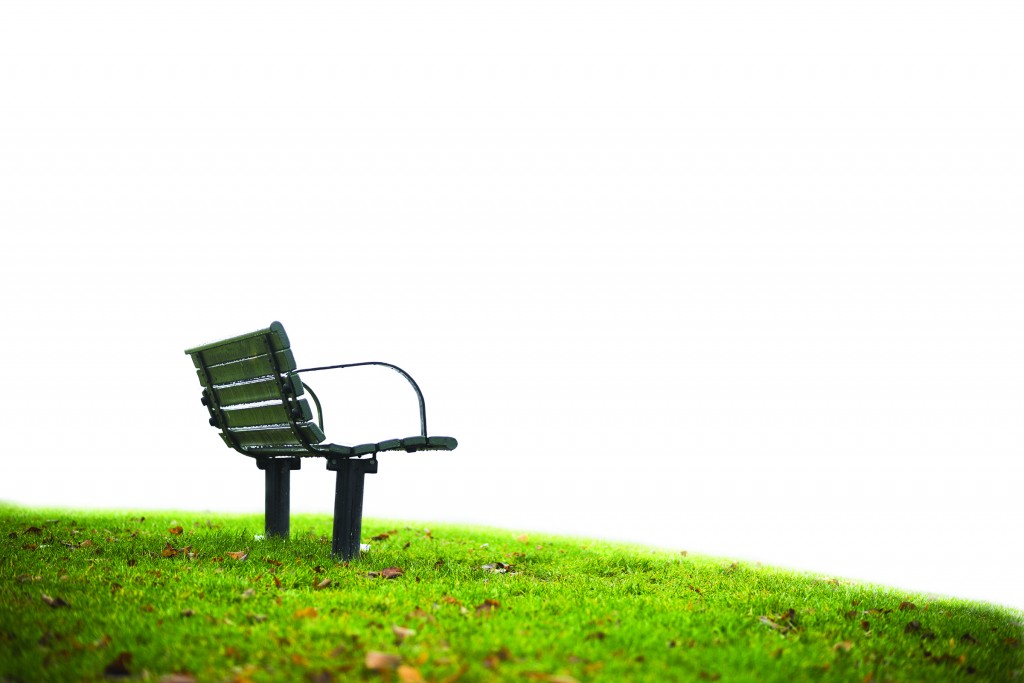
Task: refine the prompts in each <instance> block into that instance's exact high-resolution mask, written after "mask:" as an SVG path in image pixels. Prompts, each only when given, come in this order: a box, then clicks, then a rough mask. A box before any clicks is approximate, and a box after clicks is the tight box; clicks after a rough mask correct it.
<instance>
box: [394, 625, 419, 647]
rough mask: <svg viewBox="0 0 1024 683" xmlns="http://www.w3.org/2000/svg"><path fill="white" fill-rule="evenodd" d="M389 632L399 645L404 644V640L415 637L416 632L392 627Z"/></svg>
mask: <svg viewBox="0 0 1024 683" xmlns="http://www.w3.org/2000/svg"><path fill="white" fill-rule="evenodd" d="M391 632H392V633H394V634H395V638H396V639H397V640H398V644H399V645H401V644H402V643H403V642H405V639H406V638H409V637H410V636H414V635H416V631H414V630H413V629H411V628H406V627H404V626H392V627H391Z"/></svg>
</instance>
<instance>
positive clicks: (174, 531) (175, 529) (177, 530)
mask: <svg viewBox="0 0 1024 683" xmlns="http://www.w3.org/2000/svg"><path fill="white" fill-rule="evenodd" d="M167 531H168V532H169V533H170V534H171V535H172V536H181V535H182V534H183V533H184V532H185V530H184V529H183V528H182V527H181V525H180V524H179V525H178V526H172V527H171V528H170V529H168V530H167Z"/></svg>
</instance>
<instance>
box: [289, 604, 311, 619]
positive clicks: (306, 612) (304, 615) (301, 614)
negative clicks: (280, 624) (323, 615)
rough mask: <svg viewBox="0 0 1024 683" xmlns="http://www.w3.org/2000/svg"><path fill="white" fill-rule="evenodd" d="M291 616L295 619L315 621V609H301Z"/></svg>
mask: <svg viewBox="0 0 1024 683" xmlns="http://www.w3.org/2000/svg"><path fill="white" fill-rule="evenodd" d="M292 616H293V617H295V618H296V619H316V616H317V611H316V608H315V607H303V608H302V609H300V610H296V612H295V614H293V615H292Z"/></svg>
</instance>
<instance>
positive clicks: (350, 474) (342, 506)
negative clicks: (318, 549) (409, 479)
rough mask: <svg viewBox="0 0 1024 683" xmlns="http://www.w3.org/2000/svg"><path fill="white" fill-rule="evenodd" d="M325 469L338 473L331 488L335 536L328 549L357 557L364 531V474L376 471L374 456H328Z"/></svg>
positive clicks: (348, 557) (351, 558)
mask: <svg viewBox="0 0 1024 683" xmlns="http://www.w3.org/2000/svg"><path fill="white" fill-rule="evenodd" d="M327 469H328V470H331V471H333V472H337V476H338V479H337V483H336V484H335V489H334V537H333V539H332V542H331V552H332V553H333V554H334V556H335V557H341V559H343V560H345V561H346V562H347V561H348V560H353V559H356V560H357V559H359V541H360V536H361V534H362V530H363V484H364V479H363V477H364V475H367V474H376V473H377V459H376V458H371V459H369V460H350V459H347V458H331V459H329V460H328V461H327Z"/></svg>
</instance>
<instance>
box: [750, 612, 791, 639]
mask: <svg viewBox="0 0 1024 683" xmlns="http://www.w3.org/2000/svg"><path fill="white" fill-rule="evenodd" d="M795 617H796V610H794V609H790V610H789V611H787V612H785V613H784V614H779V615H776V616H773V617H767V616H762V617H758V621H760V622H761V623H762V624H765V625H767V626H768V627H770V628H771V629H772V630H774V631H778V632H779V633H780V634H782V635H786V634H787V633H789V632H791V631H797V630H799V629H797V627H796V624H795V623H794V622H793V619H794V618H795Z"/></svg>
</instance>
